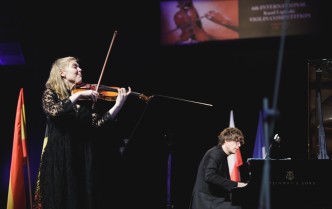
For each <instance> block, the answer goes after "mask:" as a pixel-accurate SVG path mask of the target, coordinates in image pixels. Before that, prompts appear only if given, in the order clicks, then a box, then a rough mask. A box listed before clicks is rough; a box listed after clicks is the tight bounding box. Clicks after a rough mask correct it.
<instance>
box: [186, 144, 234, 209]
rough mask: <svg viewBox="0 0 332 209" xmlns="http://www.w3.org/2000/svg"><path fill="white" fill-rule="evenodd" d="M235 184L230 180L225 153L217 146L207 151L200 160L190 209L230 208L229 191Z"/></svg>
mask: <svg viewBox="0 0 332 209" xmlns="http://www.w3.org/2000/svg"><path fill="white" fill-rule="evenodd" d="M236 186H237V182H235V181H231V180H230V175H229V168H228V162H227V155H226V153H225V152H224V151H223V150H222V149H221V148H220V147H218V146H214V147H212V148H211V149H209V150H208V151H207V152H206V153H205V154H204V157H203V159H202V160H201V162H200V164H199V168H198V172H197V177H196V182H195V186H194V190H193V194H192V199H191V203H190V209H226V208H239V207H231V203H230V199H229V196H230V191H231V189H232V188H234V187H236Z"/></svg>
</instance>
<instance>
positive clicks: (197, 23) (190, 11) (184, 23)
mask: <svg viewBox="0 0 332 209" xmlns="http://www.w3.org/2000/svg"><path fill="white" fill-rule="evenodd" d="M178 7H179V11H178V12H177V13H176V14H175V15H174V21H175V24H176V26H177V27H178V28H180V29H181V35H180V40H181V41H187V40H189V39H192V40H195V41H207V40H210V39H211V37H210V36H209V34H207V33H206V32H205V31H204V29H203V26H202V22H201V20H200V17H199V15H198V12H197V10H196V8H195V7H194V5H193V3H192V1H191V0H189V1H188V0H179V4H178Z"/></svg>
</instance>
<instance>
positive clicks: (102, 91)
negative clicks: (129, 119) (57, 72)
mask: <svg viewBox="0 0 332 209" xmlns="http://www.w3.org/2000/svg"><path fill="white" fill-rule="evenodd" d="M119 88H120V87H114V86H112V87H111V86H105V85H99V88H98V93H99V98H98V99H101V100H105V101H115V100H116V98H117V96H118V89H119ZM96 89H97V84H87V83H82V84H79V85H76V86H75V87H74V89H73V90H72V93H76V92H80V91H86V90H94V91H96ZM130 95H134V96H137V97H138V98H139V99H141V100H143V101H145V102H148V101H149V99H150V97H148V96H146V95H144V94H142V93H138V92H131V93H130Z"/></svg>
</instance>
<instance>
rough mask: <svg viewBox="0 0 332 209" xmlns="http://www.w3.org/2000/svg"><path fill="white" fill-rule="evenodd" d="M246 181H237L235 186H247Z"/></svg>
mask: <svg viewBox="0 0 332 209" xmlns="http://www.w3.org/2000/svg"><path fill="white" fill-rule="evenodd" d="M247 184H248V183H244V182H237V187H245V186H247Z"/></svg>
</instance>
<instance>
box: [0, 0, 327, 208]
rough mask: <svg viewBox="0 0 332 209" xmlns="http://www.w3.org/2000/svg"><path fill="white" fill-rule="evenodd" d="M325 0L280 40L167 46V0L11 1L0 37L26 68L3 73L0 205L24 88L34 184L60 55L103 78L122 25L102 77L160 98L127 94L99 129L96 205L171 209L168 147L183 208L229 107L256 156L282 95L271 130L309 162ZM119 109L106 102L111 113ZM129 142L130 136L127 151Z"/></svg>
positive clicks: (174, 200)
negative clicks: (163, 41) (310, 23)
mask: <svg viewBox="0 0 332 209" xmlns="http://www.w3.org/2000/svg"><path fill="white" fill-rule="evenodd" d="M325 4H327V3H326V2H325V1H322V2H321V5H322V6H321V8H320V9H321V14H322V20H321V21H322V22H320V23H319V24H321V25H322V28H321V29H322V30H321V31H320V32H319V33H317V34H314V35H303V36H289V37H286V39H285V45H284V47H281V46H282V44H281V40H282V39H281V38H280V37H274V38H259V39H258V38H257V39H254V38H253V39H241V40H231V41H222V42H208V43H201V44H197V45H185V46H160V44H159V24H158V23H159V2H153V1H145V2H142V1H141V2H138V1H129V2H124V1H118V2H115V1H112V2H107V3H106V2H105V3H101V2H96V1H93V2H90V1H89V2H83V1H82V2H72V1H70V2H62V1H54V2H38V3H37V2H34V3H32V2H20V1H11V2H6V3H5V4H4V6H1V7H2V10H3V13H2V17H3V19H2V24H3V25H4V27H5V28H9V31H11V33H10V34H9V35H5V36H4V37H2V39H3V40H2V41H8V42H10V41H15V42H19V43H21V47H22V52H23V54H24V57H25V62H26V64H24V65H12V66H1V69H0V73H1V76H0V79H1V87H2V91H1V92H2V95H1V97H2V99H1V101H2V102H1V103H2V106H1V110H0V118H1V120H0V121H1V123H0V124H1V125H0V133H1V136H2V137H1V140H0V141H1V146H0V149H1V150H0V153H1V158H0V166H1V181H0V192H1V195H0V208H5V207H6V204H7V192H8V180H9V168H10V160H11V151H12V141H13V131H14V120H15V113H16V106H17V101H18V95H19V90H20V88H24V97H25V108H26V120H27V141H28V149H29V156H30V169H31V182H32V190H34V186H35V179H36V174H37V169H38V165H39V158H40V152H41V148H42V142H43V137H44V131H45V117H44V115H43V112H42V110H41V93H42V91H43V89H44V84H45V82H46V79H47V78H48V73H49V70H50V66H51V64H52V62H53V61H54V60H55V59H56V58H59V57H64V56H69V55H70V56H76V57H78V58H79V59H80V66H81V67H82V68H83V76H84V80H85V82H87V83H97V82H98V79H99V76H100V73H101V70H102V67H103V65H104V62H105V58H106V55H107V51H108V49H109V45H110V43H111V40H112V36H113V34H114V31H115V30H117V31H118V34H117V36H116V39H115V41H114V44H113V47H112V50H111V53H110V56H109V59H108V60H107V65H106V69H105V72H104V75H103V78H102V82H101V83H102V84H104V85H109V86H121V87H128V86H131V88H132V89H133V91H135V92H139V93H144V94H145V95H147V96H152V95H154V97H153V98H152V99H150V100H149V102H148V103H146V102H144V101H142V100H139V99H138V98H135V97H130V98H129V99H128V102H127V103H126V105H125V107H124V109H123V110H122V111H121V113H120V115H119V121H118V124H117V125H116V126H115V127H106V128H105V129H104V130H102V132H101V135H102V137H101V138H100V139H98V141H96V149H97V150H98V156H97V157H98V162H99V165H100V166H99V170H98V171H99V175H100V176H99V178H98V180H99V190H100V196H99V197H100V200H99V202H100V203H99V204H100V208H111V207H112V206H113V207H114V205H115V204H120V205H121V206H123V207H122V208H132V207H138V206H139V207H145V208H166V205H167V186H166V181H167V171H168V165H169V164H168V162H169V161H168V156H169V153H172V160H171V162H172V163H171V166H172V170H171V176H172V179H171V194H172V195H171V204H172V205H173V206H174V207H175V208H179V209H180V208H181V209H182V208H187V207H188V204H189V201H190V195H191V191H192V188H193V185H194V180H195V177H196V169H197V167H198V163H199V160H200V159H201V157H202V155H203V153H204V152H205V151H206V149H207V148H209V147H210V146H213V145H215V144H216V142H217V138H216V136H217V135H218V134H219V132H220V131H221V130H222V129H223V128H225V127H227V126H228V125H229V117H230V111H231V110H233V111H234V120H235V126H236V127H238V128H240V129H241V130H242V131H243V133H244V135H245V137H246V138H245V140H246V144H245V145H244V146H243V147H241V152H242V157H243V160H244V161H246V159H247V158H250V157H252V152H253V145H254V141H255V136H256V129H257V123H258V115H259V110H260V109H261V108H262V104H263V99H264V98H267V99H268V101H269V106H270V107H271V105H272V102H273V98H277V109H278V111H280V115H279V116H278V117H276V118H275V119H276V120H275V122H276V123H275V124H276V125H275V129H274V130H273V132H274V133H278V134H279V135H280V136H282V138H283V144H282V146H283V147H282V148H283V149H282V155H283V156H284V157H291V158H293V159H296V158H299V159H306V158H307V157H308V146H307V144H308V143H307V142H308V137H307V132H308V128H307V123H308V113H307V112H308V110H307V108H308V76H307V74H308V60H313V59H323V58H331V56H332V55H331V50H330V49H331V46H332V42H331V40H330V37H331V33H330V32H329V30H330V29H329V25H330V23H329V22H330V20H331V17H330V15H329V10H328V5H325ZM278 60H279V61H282V63H281V66H282V67H281V77H280V83H276V74H277V72H276V70H277V66H278ZM276 87H278V88H277V89H278V90H277V91H276ZM275 92H277V93H278V94H277V96H275V97H274V95H275ZM196 102H201V103H204V104H201V103H196ZM205 104H211V105H213V106H209V105H205ZM111 105H112V102H101V106H103V107H105V108H106V109H107V108H109V107H110V106H111ZM124 139H129V143H128V144H127V147H126V149H125V151H124V153H123V155H120V152H119V148H120V147H121V146H122V145H123V141H124ZM96 140H97V139H96ZM114 194H116V195H114Z"/></svg>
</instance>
